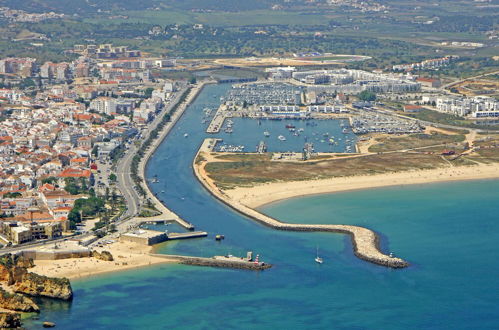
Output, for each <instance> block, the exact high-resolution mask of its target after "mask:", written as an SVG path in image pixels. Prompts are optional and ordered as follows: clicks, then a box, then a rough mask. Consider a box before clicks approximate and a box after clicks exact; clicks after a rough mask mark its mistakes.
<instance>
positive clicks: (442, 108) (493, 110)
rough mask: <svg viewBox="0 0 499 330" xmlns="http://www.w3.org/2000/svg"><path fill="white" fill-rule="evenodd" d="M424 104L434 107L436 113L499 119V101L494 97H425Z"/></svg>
mask: <svg viewBox="0 0 499 330" xmlns="http://www.w3.org/2000/svg"><path fill="white" fill-rule="evenodd" d="M421 101H422V102H423V104H428V105H432V106H434V108H435V110H436V111H439V112H443V113H449V114H453V115H456V116H461V117H464V116H468V115H469V116H471V117H473V118H493V117H499V101H497V100H496V99H495V98H492V97H485V96H476V97H472V98H467V97H457V96H456V97H449V96H423V98H422V100H421Z"/></svg>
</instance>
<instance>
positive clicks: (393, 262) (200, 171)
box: [193, 139, 409, 268]
mask: <svg viewBox="0 0 499 330" xmlns="http://www.w3.org/2000/svg"><path fill="white" fill-rule="evenodd" d="M213 144H214V139H205V140H204V142H203V144H202V145H201V147H200V149H199V151H198V153H197V155H196V157H195V158H194V161H193V171H194V174H195V175H196V178H197V179H198V180H199V181H200V182H201V184H202V185H203V186H204V187H205V188H206V189H207V190H208V191H209V192H211V193H212V194H213V195H214V196H215V197H216V198H217V199H218V200H220V201H222V202H223V203H225V204H226V205H228V206H230V207H232V208H233V209H235V210H236V211H239V212H240V213H242V214H244V215H246V216H248V217H250V218H251V219H253V220H255V221H257V222H260V223H262V224H264V225H266V226H268V227H271V228H273V229H277V230H287V231H309V232H310V231H321V232H334V233H341V234H348V235H350V237H351V239H352V244H353V247H354V253H355V255H356V256H357V257H359V258H360V259H363V260H366V261H369V262H372V263H375V264H378V265H382V266H386V267H391V268H404V267H407V266H409V263H408V262H407V261H405V260H403V259H400V258H396V257H391V256H388V255H386V254H384V253H382V252H381V251H380V249H379V237H378V235H377V234H376V233H375V232H373V231H372V230H370V229H367V228H363V227H358V226H351V225H314V224H289V223H283V222H280V221H278V220H276V219H274V218H271V217H269V216H266V215H264V214H262V213H260V212H258V211H256V210H254V209H252V208H249V207H248V206H246V205H244V204H242V203H240V202H238V201H235V200H233V199H231V198H229V197H228V196H227V195H226V194H225V193H224V192H223V191H221V190H220V189H218V188H217V187H216V185H215V184H214V182H213V181H212V180H211V179H210V178H209V177H208V175H207V174H206V171H205V169H204V167H205V165H206V164H207V162H206V160H204V159H205V157H202V156H203V155H202V153H204V152H210V151H211V148H212V146H213ZM199 156H200V157H199Z"/></svg>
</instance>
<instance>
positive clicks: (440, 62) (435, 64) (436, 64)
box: [392, 56, 459, 71]
mask: <svg viewBox="0 0 499 330" xmlns="http://www.w3.org/2000/svg"><path fill="white" fill-rule="evenodd" d="M458 58H459V56H445V57H440V58H433V59H430V60H424V61H421V62H417V63H409V64H398V65H394V66H393V67H392V70H393V71H415V70H434V69H438V68H440V67H443V66H446V65H449V64H450V63H451V62H452V61H455V60H457V59H458Z"/></svg>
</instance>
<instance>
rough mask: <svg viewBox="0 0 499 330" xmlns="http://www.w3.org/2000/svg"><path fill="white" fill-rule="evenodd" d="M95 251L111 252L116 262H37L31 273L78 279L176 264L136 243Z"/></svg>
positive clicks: (147, 247) (106, 247)
mask: <svg viewBox="0 0 499 330" xmlns="http://www.w3.org/2000/svg"><path fill="white" fill-rule="evenodd" d="M95 250H96V251H98V252H101V251H109V252H111V254H112V255H113V257H114V261H103V260H99V259H96V258H94V257H92V258H71V259H59V260H35V267H34V268H31V269H30V270H29V271H30V272H34V273H37V274H40V275H45V276H51V277H67V278H69V279H77V278H82V277H87V276H93V275H98V274H104V273H110V272H115V271H123V270H129V269H133V268H138V267H144V266H150V265H155V264H161V263H172V262H175V261H174V260H169V259H166V258H158V257H154V256H151V255H149V253H150V252H151V250H152V247H151V246H144V245H140V244H134V243H127V242H115V243H112V244H109V245H106V246H105V247H103V248H96V249H95Z"/></svg>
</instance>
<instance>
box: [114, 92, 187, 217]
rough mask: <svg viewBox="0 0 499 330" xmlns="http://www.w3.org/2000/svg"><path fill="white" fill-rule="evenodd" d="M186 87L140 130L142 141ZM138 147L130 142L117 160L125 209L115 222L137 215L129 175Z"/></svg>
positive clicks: (133, 191)
mask: <svg viewBox="0 0 499 330" xmlns="http://www.w3.org/2000/svg"><path fill="white" fill-rule="evenodd" d="M186 89H187V87H183V88H182V89H181V90H179V91H178V92H176V93H175V94H174V96H173V98H172V99H171V100H170V101H169V102H168V104H167V105H166V106H165V108H164V109H163V110H162V111H161V112H160V113H159V114H158V115H157V116H156V118H155V119H154V120H153V122H152V123H151V124H150V125H148V127H147V128H146V129H145V130H143V131H142V139H141V140H142V141H145V140H147V139H148V138H149V135H150V133H151V131H153V130H154V129H155V128H156V127H157V126H158V124H159V123H160V122H161V119H162V118H163V116H164V115H165V114H167V113H170V111H171V110H172V108H173V107H174V106H175V105H176V104H177V103H178V102H179V100H180V97H181V96H182V94H183V93H184V92H185V90H186ZM137 151H138V148H137V147H136V146H135V144H134V143H133V142H132V143H131V145H130V148H129V149H128V151H127V152H126V153H125V155H124V157H123V159H121V160H119V161H118V165H117V167H116V176H117V179H118V180H117V182H116V184H117V186H118V189H119V190H120V191H121V193H122V195H123V197H124V198H125V201H126V206H127V208H126V211H125V212H124V213H123V214H122V215H121V216H120V218H119V219H118V220H117V221H116V222H117V223H120V222H123V221H125V220H127V219H130V218H132V217H133V216H135V215H137V214H138V212H139V208H140V202H141V197H140V196H139V194H138V193H137V191H136V190H135V189H134V187H135V183H134V182H133V180H132V177H131V175H130V168H131V165H132V160H133V157H134V156H135V154H136V152H137Z"/></svg>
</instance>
